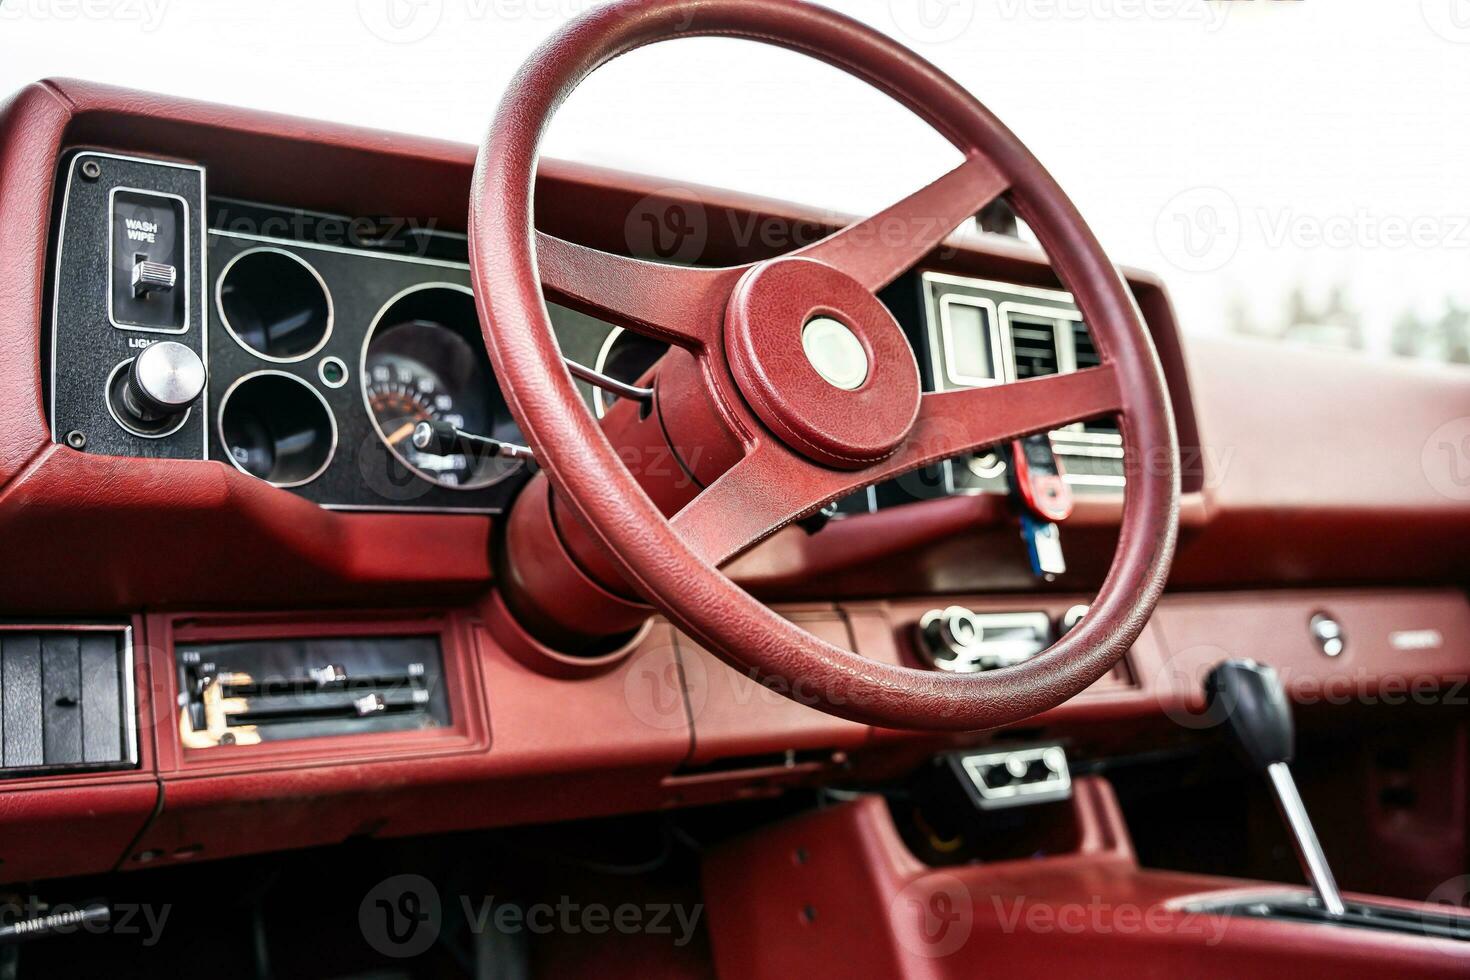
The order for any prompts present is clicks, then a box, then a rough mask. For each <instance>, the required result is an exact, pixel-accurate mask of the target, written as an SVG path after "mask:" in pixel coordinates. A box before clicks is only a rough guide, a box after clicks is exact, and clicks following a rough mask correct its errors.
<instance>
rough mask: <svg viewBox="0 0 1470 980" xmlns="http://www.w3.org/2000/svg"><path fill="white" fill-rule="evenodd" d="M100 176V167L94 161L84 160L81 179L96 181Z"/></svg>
mask: <svg viewBox="0 0 1470 980" xmlns="http://www.w3.org/2000/svg"><path fill="white" fill-rule="evenodd" d="M101 176H102V167H101V166H100V165H99V164H98V163H97V161H96V160H85V161H83V162H82V177H84V178H85V179H87V180H96V179H97V178H98V177H101Z"/></svg>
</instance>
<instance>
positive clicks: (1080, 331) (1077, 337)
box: [1072, 320, 1102, 371]
mask: <svg viewBox="0 0 1470 980" xmlns="http://www.w3.org/2000/svg"><path fill="white" fill-rule="evenodd" d="M1072 343H1073V346H1074V348H1075V350H1076V352H1077V369H1078V370H1079V371H1080V370H1081V369H1082V368H1090V367H1097V366H1098V365H1099V364H1101V363H1102V358H1101V357H1099V356H1098V354H1097V345H1096V344H1094V343H1093V342H1092V334H1090V333H1088V332H1087V324H1085V323H1083V322H1081V321H1080V320H1079V321H1078V322H1076V323H1074V324H1072Z"/></svg>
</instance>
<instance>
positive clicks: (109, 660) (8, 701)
mask: <svg viewBox="0 0 1470 980" xmlns="http://www.w3.org/2000/svg"><path fill="white" fill-rule="evenodd" d="M132 685H133V665H132V647H131V642H130V634H129V631H128V630H127V629H126V628H121V627H77V628H70V629H68V628H55V629H42V630H33V629H15V628H7V627H0V776H11V777H14V776H31V775H45V774H48V773H61V772H78V771H90V770H102V769H122V768H130V767H133V766H136V765H137V729H136V723H135V721H134V717H133V711H132V694H131V692H132V690H133V686H132Z"/></svg>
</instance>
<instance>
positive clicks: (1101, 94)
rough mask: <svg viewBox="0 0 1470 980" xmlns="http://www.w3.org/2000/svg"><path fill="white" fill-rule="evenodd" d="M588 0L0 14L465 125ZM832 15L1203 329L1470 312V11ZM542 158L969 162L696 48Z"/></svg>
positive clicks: (54, 53) (221, 85)
mask: <svg viewBox="0 0 1470 980" xmlns="http://www.w3.org/2000/svg"><path fill="white" fill-rule="evenodd" d="M589 2H590V0H311V2H306V0H223V2H221V0H210V2H205V0H0V88H3V89H5V90H10V89H14V88H17V87H19V86H21V85H23V84H24V83H26V82H28V81H30V80H33V79H36V78H40V77H44V76H48V75H72V76H79V77H85V78H91V79H96V80H102V81H110V82H116V83H120V84H124V85H129V86H134V87H138V88H144V89H155V90H160V91H166V92H171V93H179V94H187V95H192V96H196V97H199V98H203V99H208V100H213V101H220V102H227V103H233V104H238V105H245V106H253V107H258V108H265V109H273V110H279V111H285V112H290V113H295V114H299V115H304V116H312V117H321V118H329V119H335V120H343V121H350V122H354V123H360V124H365V125H370V126H376V127H381V128H386V129H393V130H403V131H409V132H414V133H423V134H430V135H435V136H443V137H448V138H452V139H457V140H463V141H475V140H478V138H479V136H480V135H481V133H482V131H483V129H484V127H485V125H486V123H487V121H488V119H489V117H490V114H491V112H492V110H493V107H494V105H495V103H496V100H497V99H498V97H499V95H500V93H501V92H502V91H503V89H504V88H505V86H506V85H507V84H508V83H509V82H510V79H511V76H512V73H513V72H514V71H515V69H516V67H517V66H518V65H519V64H520V63H521V62H522V61H523V60H524V59H525V58H526V57H527V56H528V55H529V54H530V53H531V52H532V50H533V49H534V48H535V46H536V45H537V44H538V43H539V42H540V41H542V40H543V39H544V38H545V37H546V36H547V35H548V34H549V33H550V32H551V31H553V30H555V29H556V28H557V27H558V26H559V25H560V24H562V23H563V22H565V21H566V20H567V19H568V18H569V17H571V16H573V15H575V14H576V13H578V12H579V11H581V10H582V9H584V8H585V7H586V6H587V5H588V4H589ZM836 5H838V6H840V7H841V9H843V10H845V11H846V12H848V13H850V14H852V15H853V16H856V17H858V18H860V19H862V20H864V21H866V22H868V23H870V24H872V25H873V26H874V27H876V28H878V29H879V30H881V31H884V32H887V33H889V34H892V35H894V36H895V37H898V38H899V39H901V40H902V41H904V42H905V43H907V44H909V45H910V46H912V47H914V48H915V49H916V50H918V51H919V52H920V53H921V54H923V55H924V56H925V57H927V58H929V59H930V60H932V61H934V62H935V63H936V64H938V65H939V66H940V67H941V68H943V69H944V70H945V71H947V72H949V73H950V74H952V75H954V76H955V77H956V78H958V79H959V80H960V81H962V82H963V83H964V84H965V85H966V86H967V87H969V88H970V89H971V90H972V91H973V92H975V93H976V94H977V95H978V96H979V97H980V98H981V99H982V101H984V102H986V103H987V104H988V105H989V106H990V107H991V108H992V109H993V110H995V112H996V113H997V114H998V115H999V116H1000V117H1001V118H1002V119H1003V120H1005V121H1006V122H1007V123H1008V124H1009V125H1010V126H1011V127H1012V128H1013V129H1014V130H1015V131H1016V132H1017V133H1018V134H1019V135H1020V136H1021V137H1022V138H1023V139H1024V140H1026V141H1027V142H1028V143H1029V145H1030V146H1031V147H1032V149H1033V150H1034V151H1035V153H1036V154H1037V156H1038V157H1039V158H1040V159H1041V160H1042V162H1043V163H1044V164H1046V165H1047V166H1048V167H1049V168H1050V169H1051V170H1052V172H1053V173H1054V174H1055V175H1056V176H1057V177H1058V179H1059V180H1060V182H1061V184H1062V186H1063V187H1064V188H1065V189H1066V190H1067V191H1068V192H1069V193H1070V194H1071V195H1072V197H1073V198H1074V200H1075V201H1076V202H1077V204H1078V206H1079V207H1080V209H1081V211H1082V213H1083V214H1084V216H1085V217H1086V218H1087V219H1088V220H1089V222H1090V223H1091V224H1092V226H1093V228H1094V229H1095V230H1096V231H1097V233H1098V235H1099V237H1100V238H1101V239H1102V242H1103V244H1104V246H1105V247H1106V248H1107V249H1108V250H1109V252H1110V254H1111V255H1112V256H1113V257H1114V258H1115V259H1117V260H1118V261H1120V262H1125V263H1129V264H1133V265H1138V266H1143V267H1146V268H1149V269H1153V270H1155V271H1157V272H1159V273H1161V274H1162V275H1163V276H1164V277H1165V279H1166V280H1167V282H1168V283H1169V286H1170V288H1171V290H1172V291H1173V293H1174V296H1175V299H1176V303H1177V304H1178V305H1179V308H1180V314H1181V317H1182V319H1183V322H1184V324H1185V327H1186V329H1188V330H1192V331H1216V332H1218V331H1224V330H1227V329H1236V330H1240V329H1247V330H1251V331H1254V332H1259V333H1265V334H1279V333H1281V332H1283V331H1285V330H1286V329H1287V328H1293V329H1292V330H1291V331H1289V332H1290V334H1291V335H1292V336H1294V337H1296V338H1298V339H1309V340H1313V341H1314V342H1319V343H1321V342H1338V338H1339V336H1340V335H1341V333H1342V331H1340V330H1338V329H1337V327H1338V325H1339V322H1340V321H1341V322H1347V323H1353V322H1356V323H1358V324H1359V328H1358V331H1357V335H1358V336H1360V338H1361V339H1360V340H1357V341H1352V343H1355V344H1356V345H1359V346H1363V347H1366V348H1367V349H1369V350H1370V351H1374V352H1384V351H1386V350H1387V349H1388V348H1389V345H1390V341H1391V332H1392V327H1393V325H1394V323H1395V322H1396V321H1399V320H1400V319H1401V318H1403V317H1404V315H1405V314H1406V312H1408V311H1411V310H1413V311H1417V315H1418V317H1419V319H1420V321H1421V322H1423V323H1425V324H1429V325H1431V326H1433V325H1434V324H1441V325H1443V324H1446V323H1448V324H1450V325H1452V326H1453V324H1455V323H1459V322H1460V321H1461V320H1463V319H1465V318H1464V317H1463V315H1462V314H1460V313H1457V312H1456V309H1457V308H1458V307H1457V306H1456V305H1454V304H1458V303H1464V304H1466V305H1467V306H1470V275H1467V273H1470V265H1467V257H1470V125H1467V122H1470V118H1467V117H1470V2H1467V0H1394V2H1389V3H1385V2H1369V0H892V2H890V0H854V2H849V3H839V4H836ZM548 152H549V153H550V154H551V155H555V156H562V157H568V158H574V159H579V160H583V161H587V162H593V163H600V164H605V165H610V166H617V167H624V168H630V169H634V170H639V171H644V172H648V173H652V174H656V175H659V176H666V177H669V178H671V179H674V180H678V179H683V180H689V181H693V182H699V183H705V184H715V185H724V186H729V187H734V188H738V189H741V190H749V191H755V192H758V193H763V194H769V195H773V196H777V197H786V198H791V199H796V200H802V201H806V202H808V203H812V204H817V205H820V206H824V207H830V208H834V209H841V210H851V211H862V212H866V211H871V210H874V209H876V208H879V207H881V206H883V205H885V204H887V203H889V202H891V201H892V200H894V199H896V198H898V197H900V196H901V195H903V194H905V193H907V192H908V191H910V190H912V189H913V188H915V187H917V186H919V184H920V183H922V182H924V181H926V180H928V179H931V178H933V177H935V176H937V175H938V174H940V173H942V172H943V171H944V170H945V169H947V168H948V167H949V166H950V165H952V163H953V162H954V160H955V159H956V157H955V156H954V155H953V151H952V150H950V149H949V148H948V147H947V145H945V144H943V143H942V141H940V140H939V139H938V138H937V137H935V136H933V135H932V134H930V133H929V132H927V131H926V130H925V129H924V128H923V127H922V125H921V124H919V123H918V122H917V121H916V120H915V119H913V118H912V117H911V116H909V115H908V114H907V113H906V112H905V111H904V110H901V109H899V108H897V107H896V106H895V105H893V104H892V103H889V102H887V101H886V100H885V99H884V98H883V97H881V96H878V95H876V94H874V93H873V92H871V91H870V90H868V89H866V88H865V87H864V86H862V85H861V84H859V83H857V82H855V81H852V80H850V79H848V78H847V77H846V76H843V75H841V74H839V73H837V72H836V71H834V70H832V69H828V68H826V67H824V66H821V65H818V64H816V63H814V62H811V61H807V60H805V59H803V58H800V57H798V56H795V55H791V54H787V53H785V52H780V51H773V50H771V49H767V48H763V47H761V46H758V45H754V44H747V43H740V42H734V41H725V40H703V39H701V40H687V41H682V42H680V43H677V44H670V45H663V46H660V47H658V48H654V49H649V50H646V51H643V52H641V53H638V54H635V55H633V56H631V57H628V58H625V59H623V60H621V61H619V62H617V63H614V64H613V65H611V66H609V67H608V68H607V69H604V71H603V72H601V73H599V74H598V75H597V76H596V77H595V78H594V79H593V80H592V81H591V82H590V83H589V84H588V85H587V86H586V87H585V88H584V89H583V90H582V91H581V92H579V93H578V94H577V96H576V97H575V98H574V99H573V101H572V102H571V103H570V104H569V105H568V106H567V108H566V109H565V110H564V111H563V112H562V114H561V115H560V116H559V117H558V120H557V122H556V124H555V126H554V129H553V132H552V134H551V137H550V141H549V145H548ZM1298 287H1299V288H1301V289H1302V290H1303V295H1304V297H1305V309H1303V308H1302V304H1298V306H1297V308H1296V309H1294V310H1293V309H1291V308H1290V305H1289V303H1288V296H1289V293H1290V291H1291V290H1292V289H1293V288H1298ZM1334 289H1337V290H1339V291H1340V293H1341V301H1340V302H1339V303H1338V304H1337V305H1336V307H1334V308H1332V309H1328V308H1327V306H1326V305H1325V304H1326V303H1327V297H1328V296H1329V295H1330V293H1331V292H1332V291H1333V290H1334ZM1456 317H1459V318H1460V319H1456ZM1294 325H1296V326H1295V327H1294ZM1427 353H1428V354H1429V355H1430V356H1434V355H1436V354H1437V351H1436V349H1434V346H1433V343H1432V342H1431V343H1430V344H1429V345H1428V349H1427Z"/></svg>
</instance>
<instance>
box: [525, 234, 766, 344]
mask: <svg viewBox="0 0 1470 980" xmlns="http://www.w3.org/2000/svg"><path fill="white" fill-rule="evenodd" d="M536 261H537V267H538V269H539V271H540V275H541V283H542V287H543V288H544V289H545V291H546V295H547V297H548V298H549V299H553V300H556V301H557V302H560V303H563V304H565V305H567V306H570V307H572V308H574V309H576V310H579V311H581V312H583V313H586V314H588V315H589V316H596V317H600V318H602V319H605V320H610V321H612V322H614V323H616V324H617V325H618V326H621V327H626V328H627V329H629V330H632V331H634V332H636V333H641V334H643V335H645V336H648V337H652V338H654V339H656V340H662V341H665V342H667V343H670V344H674V345H676V346H678V347H683V348H685V349H686V350H690V351H693V352H695V353H699V352H700V351H702V350H705V349H707V348H709V347H711V346H713V345H715V344H718V342H719V339H718V338H719V331H720V323H721V320H722V319H723V317H724V313H725V303H726V301H727V300H728V299H729V296H730V291H731V290H732V289H734V288H735V283H736V282H737V281H739V279H740V277H741V275H743V274H744V273H745V270H746V267H745V266H732V267H729V268H723V269H706V268H696V267H691V266H679V265H667V264H664V263H661V262H645V261H643V260H641V259H630V258H627V257H625V256H621V255H614V254H612V253H611V252H602V251H598V250H597V249H595V248H588V247H587V246H585V245H577V244H574V243H572V242H569V241H566V240H565V239H561V238H555V237H553V236H551V235H547V234H545V233H543V232H539V231H538V232H537V233H536Z"/></svg>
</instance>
